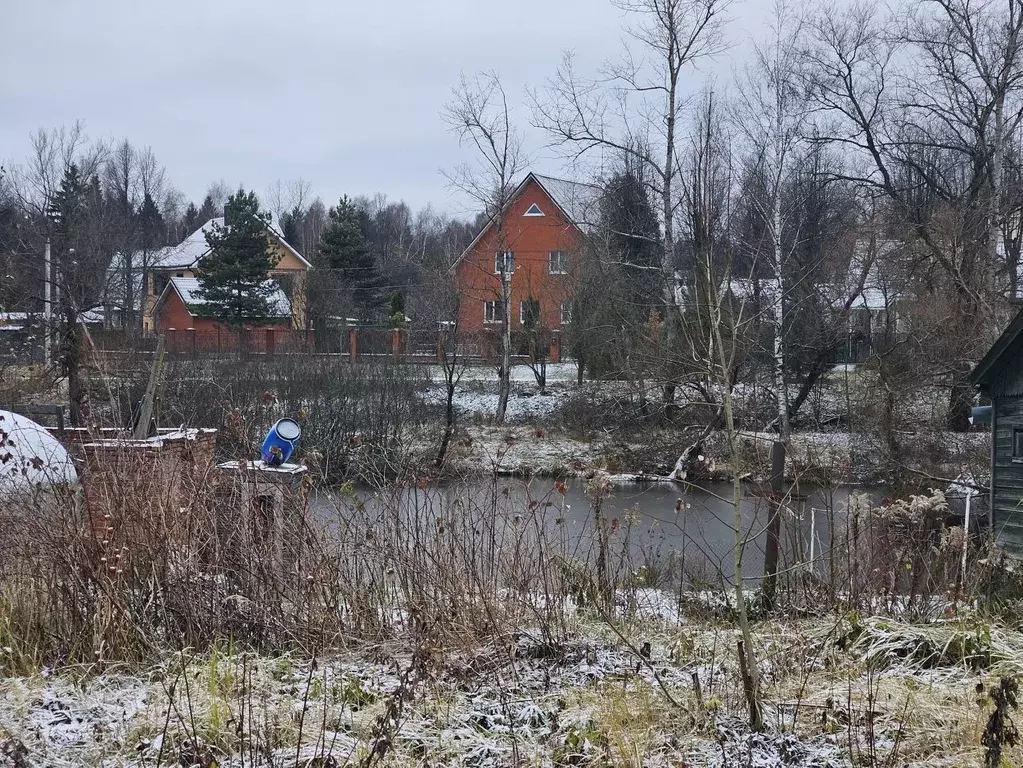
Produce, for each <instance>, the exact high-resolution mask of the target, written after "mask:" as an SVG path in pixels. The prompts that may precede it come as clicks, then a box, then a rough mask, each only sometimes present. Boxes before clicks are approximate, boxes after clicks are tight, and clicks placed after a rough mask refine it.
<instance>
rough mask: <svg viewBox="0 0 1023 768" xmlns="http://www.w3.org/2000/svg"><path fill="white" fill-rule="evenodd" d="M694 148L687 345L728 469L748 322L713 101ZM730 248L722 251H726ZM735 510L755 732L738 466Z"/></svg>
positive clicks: (745, 667)
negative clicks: (728, 301)
mask: <svg viewBox="0 0 1023 768" xmlns="http://www.w3.org/2000/svg"><path fill="white" fill-rule="evenodd" d="M691 141H692V144H691V148H690V150H689V152H688V153H687V156H686V157H685V158H684V159H685V162H686V166H687V171H688V173H687V176H688V178H689V179H690V181H689V184H688V185H687V186H686V188H685V189H684V201H685V208H684V210H683V221H684V226H685V229H686V230H687V234H688V236H689V239H690V241H691V242H692V248H693V252H694V254H695V261H696V272H697V274H696V283H695V293H696V302H695V305H696V307H697V311H698V312H699V314H700V316H701V318H700V322H699V323H698V324H696V325H695V326H690V327H691V328H694V327H695V328H698V329H705V331H706V339H705V340H696V339H694V340H692V346H693V348H694V349H695V348H699V347H701V346H704V347H705V348H706V349H707V350H708V352H709V354H707V356H706V358H705V361H706V373H707V374H708V376H709V377H710V378H711V380H712V381H713V382H714V383H715V385H716V386H717V388H718V389H719V390H720V393H721V403H722V415H723V426H724V431H725V437H726V440H727V445H728V453H729V456H730V457H731V460H732V462H733V464H734V463H735V462H737V461H738V457H739V453H740V451H739V443H738V427H737V422H736V416H735V405H734V400H733V394H732V389H733V386H734V381H735V371H736V369H737V367H738V364H739V362H740V360H741V346H740V345H739V343H738V338H739V336H740V335H741V329H742V326H743V325H744V324H745V322H746V315H745V311H746V307H745V304H744V303H740V305H739V307H738V308H737V309H732V310H729V308H727V307H726V306H725V305H724V303H723V301H722V297H723V295H724V292H723V291H722V286H727V285H728V284H729V281H730V280H731V257H730V255H729V254H728V253H724V254H721V253H718V252H717V251H718V250H719V249H720V248H722V244H723V243H727V240H728V239H727V237H726V233H727V230H728V229H729V228H730V221H729V220H730V217H731V203H730V197H731V191H730V187H731V186H732V183H733V182H732V167H731V166H732V163H731V158H730V157H729V155H728V152H727V147H728V145H729V142H728V139H727V137H726V136H725V135H723V131H722V126H721V119H720V116H719V114H718V110H717V107H716V106H715V104H714V99H713V97H712V96H708V97H706V99H705V101H704V104H703V106H702V109H701V111H700V113H699V114H698V116H697V120H696V124H695V127H694V131H693V136H692V140H691ZM726 247H727V246H726ZM731 474H732V497H731V505H732V510H733V522H732V533H733V548H734V549H733V568H734V576H733V582H734V583H733V588H734V593H735V602H736V616H737V619H738V624H739V630H740V634H741V638H742V639H741V640H740V641H739V644H738V648H737V652H738V660H739V669H740V672H741V674H742V680H743V688H744V691H745V694H746V703H747V705H748V706H749V710H750V725H751V727H752V728H753V729H754V730H762V729H763V727H764V716H763V705H762V702H761V696H760V680H759V672H758V667H757V661H756V653H755V651H754V648H753V633H752V629H751V628H750V623H749V616H748V612H747V609H746V593H745V589H744V587H743V571H742V568H743V553H744V551H745V547H746V534H745V527H744V521H743V515H742V481H741V479H740V477H741V472H740V471H739V468H738V466H734V465H733V467H732V472H731Z"/></svg>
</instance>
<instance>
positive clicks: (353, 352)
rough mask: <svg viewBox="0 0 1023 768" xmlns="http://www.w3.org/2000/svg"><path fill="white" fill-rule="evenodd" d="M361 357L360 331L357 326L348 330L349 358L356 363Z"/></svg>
mask: <svg viewBox="0 0 1023 768" xmlns="http://www.w3.org/2000/svg"><path fill="white" fill-rule="evenodd" d="M358 357H359V332H358V330H356V329H355V328H352V329H351V330H349V331H348V358H349V359H350V360H351V361H352V362H353V363H354V362H355V361H356V359H357V358H358Z"/></svg>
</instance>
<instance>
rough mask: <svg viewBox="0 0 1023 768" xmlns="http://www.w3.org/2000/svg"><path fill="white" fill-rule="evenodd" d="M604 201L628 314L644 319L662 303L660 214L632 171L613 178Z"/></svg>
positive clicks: (637, 318) (603, 207) (609, 240)
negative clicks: (620, 272)
mask: <svg viewBox="0 0 1023 768" xmlns="http://www.w3.org/2000/svg"><path fill="white" fill-rule="evenodd" d="M602 203H603V204H602V209H603V211H602V212H603V216H604V225H605V227H606V228H607V232H608V242H609V246H610V250H611V252H612V254H614V255H615V257H616V258H617V259H618V260H619V263H620V264H621V268H622V272H623V273H624V275H623V276H624V278H625V280H624V283H625V284H624V286H623V288H624V291H623V292H624V299H625V301H626V303H627V307H626V308H625V310H624V311H625V315H626V316H628V317H632V318H634V319H636V320H638V321H639V322H643V321H645V320H646V319H647V317H648V315H649V313H650V310H651V309H653V308H659V307H661V306H662V305H663V299H662V296H661V283H662V278H661V269H660V266H661V262H660V245H659V243H660V227H659V225H658V223H657V215H656V214H655V213H654V209H653V207H652V206H651V205H650V198H649V197H648V196H647V193H646V189H645V188H644V186H643V183H642V181H641V180H640V179H639V178H638V177H637V176H636V175H635V174H634V173H631V172H629V171H626V172H625V173H620V174H618V175H617V176H615V177H614V178H613V179H611V181H610V182H609V183H608V185H607V188H606V189H605V192H604V196H603V200H602Z"/></svg>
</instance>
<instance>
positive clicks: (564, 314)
mask: <svg viewBox="0 0 1023 768" xmlns="http://www.w3.org/2000/svg"><path fill="white" fill-rule="evenodd" d="M571 322H572V302H570V301H563V302H562V303H561V324H562V325H568V324H569V323H571Z"/></svg>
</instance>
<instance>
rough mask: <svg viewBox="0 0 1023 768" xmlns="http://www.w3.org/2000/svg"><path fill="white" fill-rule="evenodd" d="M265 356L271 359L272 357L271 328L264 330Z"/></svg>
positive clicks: (272, 334) (272, 340)
mask: <svg viewBox="0 0 1023 768" xmlns="http://www.w3.org/2000/svg"><path fill="white" fill-rule="evenodd" d="M266 356H267V357H273V356H274V329H273V328H267V329H266Z"/></svg>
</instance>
